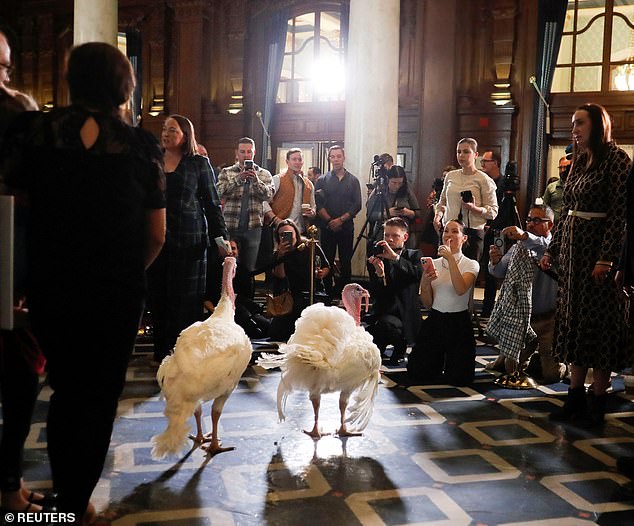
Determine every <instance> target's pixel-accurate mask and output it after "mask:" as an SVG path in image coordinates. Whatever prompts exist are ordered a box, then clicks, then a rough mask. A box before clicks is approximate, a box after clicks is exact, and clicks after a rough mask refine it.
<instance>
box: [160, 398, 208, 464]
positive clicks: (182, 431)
mask: <svg viewBox="0 0 634 526" xmlns="http://www.w3.org/2000/svg"><path fill="white" fill-rule="evenodd" d="M197 405H198V402H197V401H196V402H187V401H179V402H178V403H170V401H169V400H168V401H167V405H166V406H165V416H166V417H167V419H168V423H167V429H166V430H165V431H163V432H162V433H160V434H158V435H156V436H154V437H152V444H153V446H154V447H153V448H152V458H154V459H156V460H161V459H163V458H165V457H166V456H167V455H176V454H178V453H180V452H181V451H182V450H183V449H185V447H187V434H188V433H189V430H190V426H189V425H188V423H187V421H188V420H189V417H190V416H191V415H192V413H193V412H194V409H196V406H197Z"/></svg>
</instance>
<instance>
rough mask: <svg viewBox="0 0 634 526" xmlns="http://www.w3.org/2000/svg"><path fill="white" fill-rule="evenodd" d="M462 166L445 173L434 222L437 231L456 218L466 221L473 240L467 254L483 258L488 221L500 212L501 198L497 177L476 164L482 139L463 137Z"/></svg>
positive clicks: (459, 152)
mask: <svg viewBox="0 0 634 526" xmlns="http://www.w3.org/2000/svg"><path fill="white" fill-rule="evenodd" d="M456 158H457V160H458V164H460V169H459V170H453V171H451V172H449V173H448V174H447V175H446V177H445V182H444V184H443V188H442V192H441V194H440V200H439V201H438V207H437V211H436V215H435V216H434V226H435V227H436V231H437V232H439V233H440V232H441V231H442V226H443V225H445V224H447V222H448V221H451V220H452V219H457V220H459V221H462V222H463V223H464V224H465V226H466V228H465V233H466V234H467V236H468V238H469V244H468V246H466V247H465V255H467V256H468V257H470V258H472V259H475V260H477V261H480V257H481V256H482V249H483V243H484V241H483V240H484V225H485V224H486V222H487V220H488V219H495V217H496V216H497V215H498V200H497V197H496V195H495V190H496V186H495V181H493V179H491V178H490V177H489V176H488V175H487V174H485V173H484V172H482V171H480V170H478V169H477V168H476V166H475V162H476V159H477V158H478V143H477V141H476V140H475V139H471V138H466V139H460V140H459V141H458V145H457V146H456Z"/></svg>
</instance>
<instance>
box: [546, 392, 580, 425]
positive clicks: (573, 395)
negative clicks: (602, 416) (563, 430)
mask: <svg viewBox="0 0 634 526" xmlns="http://www.w3.org/2000/svg"><path fill="white" fill-rule="evenodd" d="M587 414H588V405H587V402H586V388H585V387H584V386H581V387H570V388H568V398H566V402H565V403H564V406H563V407H562V408H561V409H556V410H555V411H553V412H552V413H550V415H548V418H549V419H550V420H552V421H553V422H570V421H571V420H578V419H583V418H585V417H586V416H587Z"/></svg>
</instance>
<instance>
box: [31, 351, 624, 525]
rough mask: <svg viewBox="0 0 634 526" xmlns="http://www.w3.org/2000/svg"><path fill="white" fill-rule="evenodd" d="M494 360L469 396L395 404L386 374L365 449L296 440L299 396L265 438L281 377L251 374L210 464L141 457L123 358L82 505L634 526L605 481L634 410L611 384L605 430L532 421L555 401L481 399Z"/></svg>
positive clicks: (182, 521)
mask: <svg viewBox="0 0 634 526" xmlns="http://www.w3.org/2000/svg"><path fill="white" fill-rule="evenodd" d="M494 354H495V353H494V351H493V350H492V349H491V348H487V347H480V348H479V352H478V356H477V364H476V365H477V367H478V374H477V380H476V383H475V384H474V386H473V387H471V388H454V387H451V386H443V385H435V386H412V387H409V388H403V387H399V386H398V385H397V384H396V383H395V382H394V381H393V380H392V379H395V380H396V381H398V380H399V373H398V372H397V373H389V374H388V376H384V379H383V383H382V385H381V388H380V390H379V395H378V398H377V400H376V405H375V412H374V416H373V417H372V420H371V422H370V425H369V427H368V428H367V430H366V432H365V433H364V436H362V437H358V438H357V437H355V438H348V439H339V438H337V437H336V436H332V435H330V436H326V437H323V438H322V439H321V440H319V441H317V442H315V441H313V440H312V439H311V438H309V437H308V436H306V435H305V434H303V433H302V432H301V430H302V429H303V428H310V427H311V426H312V410H311V406H310V403H309V401H308V399H307V397H306V395H305V394H303V393H296V394H293V395H291V397H290V399H289V403H288V406H287V409H288V411H287V420H286V422H284V423H278V422H277V413H276V409H275V399H276V388H277V383H278V381H279V371H264V370H262V369H260V368H249V369H247V371H246V372H245V374H244V376H243V378H242V381H241V383H240V385H239V387H238V389H237V390H236V391H235V392H234V394H233V395H232V397H231V398H230V399H229V401H228V403H227V405H226V406H225V410H224V413H223V416H222V418H221V438H222V439H223V442H224V445H234V446H236V450H235V451H232V452H227V453H223V454H220V455H218V456H216V457H214V458H212V459H211V460H210V459H209V458H207V457H206V456H205V454H204V452H203V451H201V450H200V449H196V450H193V451H191V452H189V453H187V454H185V455H183V456H182V457H180V458H174V459H171V460H166V461H161V462H156V461H154V460H152V459H151V457H150V438H151V437H152V436H153V435H155V434H156V433H158V432H160V431H161V430H162V429H163V427H164V425H165V419H164V417H163V415H162V410H163V402H162V401H161V400H160V399H159V396H158V395H159V390H158V387H157V385H156V382H155V380H154V372H155V367H153V366H152V365H150V362H149V359H148V356H147V355H144V354H135V357H134V359H133V361H132V363H131V367H130V369H129V373H128V380H129V381H128V384H127V387H126V390H125V394H124V399H123V400H122V402H121V404H120V408H119V417H118V419H117V422H116V426H115V431H114V434H113V438H112V445H111V450H110V454H109V456H108V460H107V463H106V468H105V470H104V474H103V477H102V479H101V481H100V484H99V487H98V488H97V491H96V492H95V494H94V496H93V500H94V502H95V503H96V504H97V506H98V507H99V508H100V509H101V510H102V511H103V514H102V520H101V524H109V523H112V524H113V525H116V526H124V525H126V526H127V525H144V526H154V525H166V526H167V525H169V526H181V525H196V526H198V525H234V524H235V525H260V524H272V525H273V524H275V525H319V526H322V525H326V526H339V525H345V526H348V525H357V524H362V525H381V524H388V525H396V524H426V525H427V524H429V525H432V524H433V525H447V526H454V525H456V526H457V525H479V526H484V525H491V526H492V525H515V526H519V525H534V526H537V525H540V526H544V525H556V526H578V525H587V524H601V525H627V524H634V485H633V484H632V482H631V481H630V480H629V479H628V478H627V477H625V476H623V475H621V474H619V473H618V472H616V470H615V457H616V456H618V455H621V454H625V453H627V452H630V453H634V397H633V396H631V395H626V394H625V393H624V392H622V386H623V384H622V379H621V378H620V377H616V378H615V379H614V381H613V384H614V390H615V392H614V393H613V394H611V395H610V400H609V404H608V410H609V413H610V414H609V415H608V421H607V424H606V425H605V427H604V428H603V429H599V430H596V431H587V430H582V429H577V428H575V427H573V426H569V425H558V424H553V423H551V422H549V421H548V419H547V418H546V413H547V412H548V411H549V410H551V409H552V408H554V407H555V406H557V405H560V404H561V400H562V397H563V395H564V393H565V391H566V389H567V386H566V385H563V384H557V385H551V386H544V387H539V388H538V389H535V390H529V391H513V390H507V389H501V388H498V387H497V386H495V385H494V384H493V382H492V380H493V379H494V377H493V376H492V375H491V374H490V373H488V372H485V371H484V370H483V365H484V364H485V363H487V362H488V361H490V360H492V359H493V358H494ZM390 378H392V379H390ZM49 395H50V391H49V388H48V387H47V386H44V387H43V389H42V392H41V394H40V399H39V402H38V406H37V419H38V422H39V423H36V424H35V425H34V426H33V428H32V431H31V435H30V437H29V441H28V444H27V452H26V457H27V462H26V478H27V479H28V480H29V481H31V482H30V486H31V487H32V488H34V489H35V488H43V489H46V488H47V487H50V480H49V474H48V468H47V465H46V451H45V429H44V425H43V421H44V415H45V412H46V408H47V403H48V402H47V401H48V397H49ZM209 410H210V406H209V404H206V405H205V417H206V419H205V425H206V427H207V428H208V429H209V428H210V417H209ZM321 414H322V426H323V428H324V429H325V430H326V431H335V429H336V428H337V427H338V409H337V397H336V396H326V397H324V399H323V402H322V413H321ZM192 422H193V419H192ZM79 450H80V448H79V446H78V454H80V453H79Z"/></svg>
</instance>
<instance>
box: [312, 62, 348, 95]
mask: <svg viewBox="0 0 634 526" xmlns="http://www.w3.org/2000/svg"><path fill="white" fill-rule="evenodd" d="M313 86H314V88H315V93H316V95H317V96H318V97H319V99H320V100H337V99H342V98H343V95H344V92H345V89H346V73H345V70H344V67H343V60H341V59H338V58H335V57H329V58H326V59H323V58H322V59H319V61H317V62H316V63H315V64H314V66H313Z"/></svg>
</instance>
